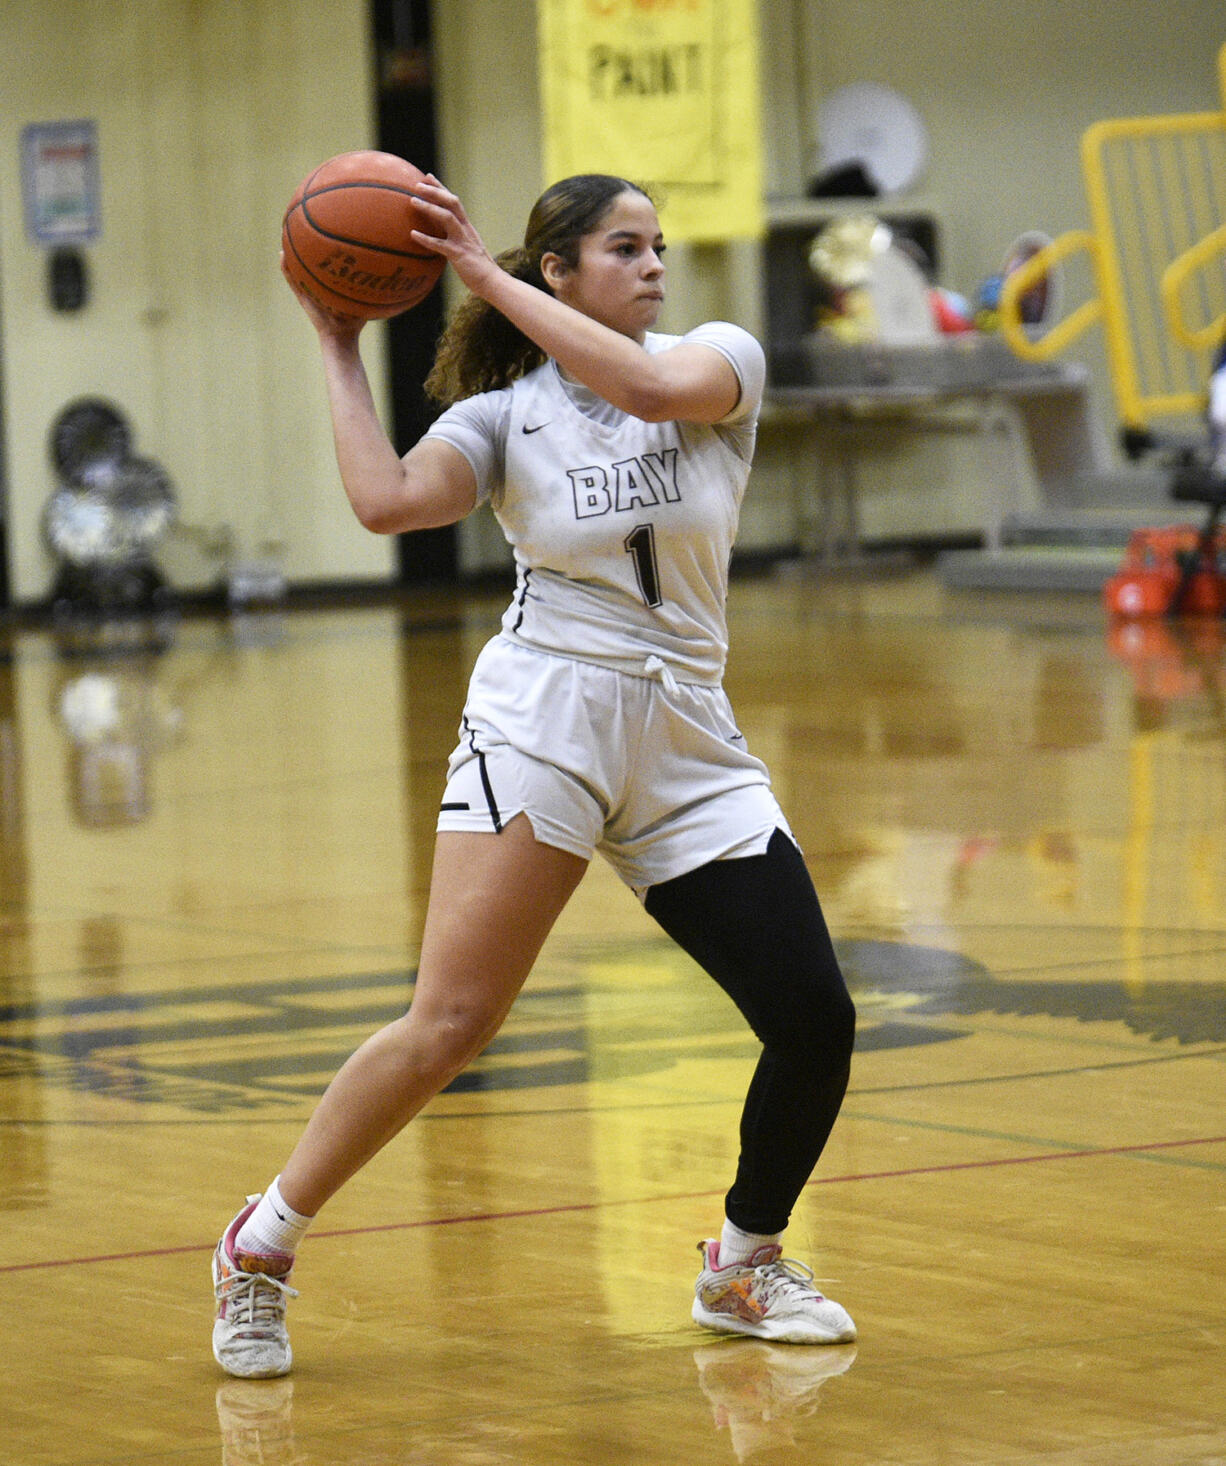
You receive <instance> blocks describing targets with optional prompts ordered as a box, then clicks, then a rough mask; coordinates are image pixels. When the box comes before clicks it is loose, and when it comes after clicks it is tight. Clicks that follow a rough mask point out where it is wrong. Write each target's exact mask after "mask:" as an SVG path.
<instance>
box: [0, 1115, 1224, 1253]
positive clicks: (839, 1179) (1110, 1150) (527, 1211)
mask: <svg viewBox="0 0 1226 1466" xmlns="http://www.w3.org/2000/svg"><path fill="white" fill-rule="evenodd" d="M1191 1145H1226V1135H1203V1136H1198V1137H1196V1138H1195V1139H1192V1140H1151V1141H1146V1142H1143V1143H1141V1144H1137V1145H1109V1146H1102V1147H1100V1148H1098V1149H1096V1150H1050V1151H1040V1152H1039V1153H1038V1154H1037V1155H1017V1156H1000V1157H998V1158H996V1159H995V1160H987V1161H951V1162H947V1163H945V1164H944V1165H939V1166H910V1167H908V1168H906V1169H905V1170H900V1171H857V1172H853V1173H852V1174H851V1175H849V1176H820V1177H817V1178H816V1179H814V1180H812V1181H810V1182H808V1183H807V1184H808V1185H809V1186H846V1185H847V1184H848V1183H849V1182H852V1181H897V1180H905V1179H906V1178H907V1177H909V1176H941V1175H949V1174H951V1173H953V1172H954V1171H984V1170H992V1169H993V1168H995V1167H998V1166H1029V1165H1034V1164H1035V1163H1036V1162H1039V1161H1077V1160H1087V1159H1093V1158H1094V1157H1097V1156H1112V1155H1140V1154H1144V1153H1145V1152H1147V1151H1155V1150H1181V1149H1185V1148H1186V1147H1188V1146H1191ZM724 1189H725V1188H723V1187H720V1188H719V1189H718V1190H714V1191H680V1192H676V1193H672V1194H669V1195H667V1196H631V1197H626V1198H624V1199H623V1200H621V1201H574V1202H568V1203H567V1204H565V1205H562V1206H538V1207H525V1208H523V1209H522V1210H520V1211H495V1212H472V1213H470V1214H468V1215H466V1216H458V1217H426V1218H423V1219H422V1220H421V1221H417V1222H382V1223H380V1224H379V1225H378V1226H373V1227H341V1228H338V1229H337V1230H336V1231H332V1232H312V1233H311V1235H310V1237H308V1239H307V1240H308V1241H314V1242H322V1241H323V1240H324V1239H325V1238H327V1237H367V1236H373V1235H374V1234H375V1233H377V1232H411V1231H415V1230H416V1229H417V1228H419V1227H456V1226H460V1225H462V1224H464V1223H469V1222H508V1221H515V1220H517V1219H521V1218H523V1217H557V1216H565V1215H566V1214H567V1213H571V1212H588V1211H601V1210H603V1209H605V1208H608V1207H614V1206H651V1205H655V1204H656V1203H658V1202H662V1201H697V1200H701V1199H702V1198H703V1197H706V1196H722V1195H723V1194H724ZM215 1246H216V1243H215V1242H209V1243H203V1242H189V1243H187V1244H185V1245H184V1246H182V1247H150V1248H145V1249H142V1250H141V1251H139V1252H106V1253H100V1254H97V1255H95V1256H90V1257H57V1258H48V1259H47V1260H46V1261H44V1262H10V1263H0V1273H22V1272H31V1271H34V1270H35V1269H40V1268H56V1267H84V1266H86V1265H87V1264H91V1263H99V1262H134V1261H138V1260H141V1259H145V1258H150V1257H176V1256H181V1255H183V1254H185V1253H189V1252H212V1250H213V1248H214V1247H215Z"/></svg>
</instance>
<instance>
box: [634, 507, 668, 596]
mask: <svg viewBox="0 0 1226 1466" xmlns="http://www.w3.org/2000/svg"><path fill="white" fill-rule="evenodd" d="M625 546H626V553H627V554H628V555H629V556H630V558H631V559H632V560H633V561H634V573H635V575H636V576H637V577H638V582H639V590H640V592H641V593H642V596H643V600H644V601H645V602H646V603H647V604H648V605H649V606H662V605H663V604H664V598H663V597H662V596H661V595H660V567H659V564H658V563H657V561H656V531H655V526H654V525H651V524H639V525H636V526H635V528H634V529H632V530H631V531H630V533H629V534H628V535H627V536H626V539H625Z"/></svg>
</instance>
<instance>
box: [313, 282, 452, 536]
mask: <svg viewBox="0 0 1226 1466" xmlns="http://www.w3.org/2000/svg"><path fill="white" fill-rule="evenodd" d="M294 293H295V294H296V295H297V296H298V299H299V301H300V302H301V303H302V306H303V309H304V310H305V311H306V313H307V315H308V316H309V317H310V319H311V324H312V325H313V326H314V327H315V329H316V331H317V332H318V335H319V346H320V351H321V353H322V356H323V367H324V383H325V386H326V387H327V392H328V407H329V410H330V412H331V416H332V437H333V441H334V442H335V444H336V462H337V466H338V467H339V468H340V472H341V482H342V483H343V484H344V486H345V493H346V494H347V495H348V498H349V503H350V504H351V506H352V507H353V512H354V514H356V515H357V517H358V520H359V521H360V523H361V524H362V525H363V526H364V527H365V528H366V529H369V530H372V531H373V532H374V533H375V534H401V533H403V532H404V531H406V530H412V529H436V528H438V526H440V525H444V524H454V523H455V522H456V521H457V520H459V519H463V518H464V516H465V515H466V514H468V513H469V512H470V511H471V510H472V509H473V507H474V505H475V504H476V502H477V480H476V476H475V475H474V473H473V470H472V467H471V465H470V464H469V461H468V459H467V458H465V456H464V455H463V454H462V453H461V452H460V451H459V450H458V449H457V448H453V447H452V446H451V444H450V443H444V442H441V441H438V440H437V439H429V438H424V439H422V441H421V442H420V443H418V444H417V446H416V447H415V448H413V449H411V450H410V451H409V452H408V453H406V454H405V455H404V457H403V458H401V457H400V456H399V455H398V454H397V452H396V450H395V448H394V447H393V446H392V443H391V440H390V439H389V438H388V436H387V433H386V432H385V431H384V428H383V424H382V423H381V422H380V421H379V414H378V412H377V411H376V410H375V403H374V397H373V396H372V394H371V390H370V381H369V379H368V378H367V375H366V368H365V367H364V366H363V364H362V356H361V352H360V350H359V348H358V339H359V336H360V333H361V330H362V326H363V324H364V323H363V322H362V321H360V320H358V319H356V318H355V317H353V316H340V315H336V314H334V313H333V312H331V311H326V310H323V309H321V308H320V307H319V306H317V305H316V304H315V303H314V301H312V300H310V299H309V297H307V296H304V295H303V294H302V292H301V291H297V290H295V292H294Z"/></svg>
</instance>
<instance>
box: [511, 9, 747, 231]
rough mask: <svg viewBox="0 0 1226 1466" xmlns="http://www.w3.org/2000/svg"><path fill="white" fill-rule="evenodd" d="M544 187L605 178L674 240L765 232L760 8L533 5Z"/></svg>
mask: <svg viewBox="0 0 1226 1466" xmlns="http://www.w3.org/2000/svg"><path fill="white" fill-rule="evenodd" d="M537 19H538V28H539V41H540V47H539V52H540V68H541V105H542V112H543V123H544V136H545V174H546V178H545V182H546V184H549V183H552V182H554V181H555V180H556V179H558V178H564V177H566V176H567V175H568V174H571V173H613V174H616V175H617V176H618V177H621V178H628V179H630V180H631V181H632V182H635V183H641V184H644V185H646V186H647V187H648V188H650V189H651V191H652V192H653V193H654V194H657V195H658V196H659V200H660V203H661V206H662V207H663V209H664V211H665V213H664V230H665V234H666V235H667V236H668V237H669V238H670V239H677V240H683V239H688V240H719V239H736V238H742V239H743V238H756V237H757V236H758V235H760V234H761V233H762V230H763V208H762V156H761V126H760V120H759V115H760V114H759V99H758V31H757V0H537Z"/></svg>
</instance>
